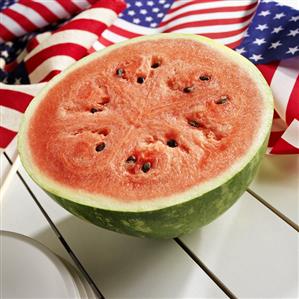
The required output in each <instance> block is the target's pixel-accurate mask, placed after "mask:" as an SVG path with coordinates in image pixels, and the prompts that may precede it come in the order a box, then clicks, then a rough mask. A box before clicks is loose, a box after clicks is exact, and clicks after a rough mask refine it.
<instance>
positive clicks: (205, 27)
mask: <svg viewBox="0 0 299 299" xmlns="http://www.w3.org/2000/svg"><path fill="white" fill-rule="evenodd" d="M251 17H252V14H251V15H248V16H244V17H240V18H235V19H233V18H229V19H226V18H225V19H217V20H212V19H208V20H200V21H192V22H183V23H181V22H179V24H178V25H175V26H173V27H170V28H167V27H168V26H165V27H164V28H165V29H164V28H160V29H162V30H163V32H174V31H176V32H177V31H179V29H181V28H190V27H193V28H194V29H195V30H197V32H198V33H201V32H204V33H206V32H214V33H216V32H217V33H218V34H221V33H222V32H229V31H231V30H237V29H239V28H244V27H245V26H246V27H247V26H248V24H249V22H250V19H251ZM220 29H221V30H220Z"/></svg>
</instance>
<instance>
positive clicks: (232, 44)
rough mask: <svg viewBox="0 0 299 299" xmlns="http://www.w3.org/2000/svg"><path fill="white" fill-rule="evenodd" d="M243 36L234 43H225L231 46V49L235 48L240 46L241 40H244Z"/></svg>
mask: <svg viewBox="0 0 299 299" xmlns="http://www.w3.org/2000/svg"><path fill="white" fill-rule="evenodd" d="M242 40H243V38H241V39H239V40H237V41H235V42H232V43H229V44H225V45H226V46H227V47H229V48H231V49H235V48H236V47H238V46H239V45H240V44H241V42H242Z"/></svg>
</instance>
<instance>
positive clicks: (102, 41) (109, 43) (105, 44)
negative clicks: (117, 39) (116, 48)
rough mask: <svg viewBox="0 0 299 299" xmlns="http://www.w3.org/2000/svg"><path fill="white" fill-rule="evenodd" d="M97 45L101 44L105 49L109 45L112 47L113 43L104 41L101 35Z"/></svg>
mask: <svg viewBox="0 0 299 299" xmlns="http://www.w3.org/2000/svg"><path fill="white" fill-rule="evenodd" d="M98 41H99V43H101V44H102V45H103V46H105V47H108V46H110V45H113V42H111V41H110V40H108V39H106V38H105V37H103V35H102V36H100V38H99V40H98Z"/></svg>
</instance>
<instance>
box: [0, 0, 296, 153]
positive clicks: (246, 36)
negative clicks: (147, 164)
mask: <svg viewBox="0 0 299 299" xmlns="http://www.w3.org/2000/svg"><path fill="white" fill-rule="evenodd" d="M277 1H278V0H260V1H258V0H176V1H175V0H114V1H107V0H51V1H43V0H19V1H17V0H5V1H2V2H1V3H0V81H1V82H2V83H0V109H1V111H0V117H1V123H0V148H2V149H5V147H6V146H7V145H8V144H9V143H10V141H11V140H12V139H13V138H14V137H15V135H16V134H17V131H18V127H19V122H20V119H21V117H22V114H23V113H24V111H25V109H26V107H27V106H28V104H29V103H30V101H31V100H32V99H33V98H34V95H35V94H36V93H37V92H38V91H39V90H40V88H42V86H44V85H45V84H46V82H47V81H49V80H50V79H51V78H52V77H54V76H55V75H57V74H58V73H59V72H61V71H62V70H63V69H65V68H66V67H68V66H69V65H71V64H73V63H74V62H75V61H77V60H79V59H81V58H82V57H84V56H86V55H89V54H90V53H92V52H94V51H98V50H100V49H102V48H104V47H107V46H109V45H111V44H114V43H117V42H120V41H123V40H126V39H129V38H133V37H136V36H141V35H148V34H155V33H161V32H180V33H193V34H201V35H204V36H207V37H210V38H212V39H215V40H217V41H218V42H220V43H222V44H225V45H227V46H228V47H231V48H233V49H235V50H236V51H237V52H239V53H240V54H242V55H244V56H245V57H247V58H248V59H249V60H251V61H252V62H253V63H254V64H256V65H257V67H258V68H259V69H260V71H261V72H262V74H263V75H264V77H265V79H266V80H267V82H268V83H269V85H270V87H271V89H272V91H273V95H274V98H275V109H276V113H275V115H274V119H273V127H272V132H271V136H270V141H269V147H268V152H269V153H271V154H298V153H299V7H298V8H297V9H295V8H292V7H290V6H286V5H283V4H282V3H281V2H282V1H283V0H280V1H279V2H277ZM285 1H287V0H285ZM293 3H294V1H293Z"/></svg>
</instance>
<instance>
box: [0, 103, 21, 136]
mask: <svg viewBox="0 0 299 299" xmlns="http://www.w3.org/2000/svg"><path fill="white" fill-rule="evenodd" d="M22 116H23V113H21V112H19V111H17V110H15V109H11V108H8V107H5V106H1V107H0V126H1V127H3V128H6V129H8V130H11V131H14V132H17V131H18V130H19V126H20V121H21V119H22Z"/></svg>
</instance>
